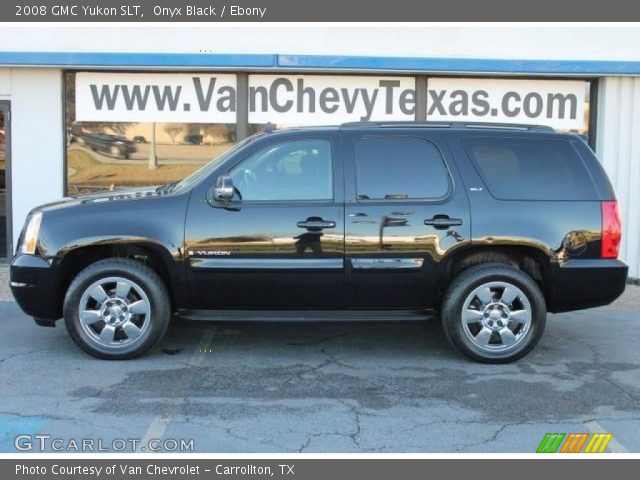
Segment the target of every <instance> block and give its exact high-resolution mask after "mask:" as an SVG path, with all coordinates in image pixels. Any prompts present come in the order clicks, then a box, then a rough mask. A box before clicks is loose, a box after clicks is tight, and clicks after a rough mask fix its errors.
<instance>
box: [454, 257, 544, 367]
mask: <svg viewBox="0 0 640 480" xmlns="http://www.w3.org/2000/svg"><path fill="white" fill-rule="evenodd" d="M546 315H547V310H546V303H545V300H544V296H543V295H542V292H541V291H540V287H538V285H537V283H536V282H535V281H534V280H533V279H532V278H531V277H530V276H529V275H527V274H526V273H524V272H522V271H521V270H518V269H516V268H514V267H511V266H507V265H498V264H489V265H476V266H474V267H470V268H469V269H467V270H464V271H463V272H462V273H460V274H459V275H458V276H457V277H456V278H455V279H454V280H453V282H452V283H451V285H450V286H449V288H448V290H447V293H446V294H445V297H444V301H443V305H442V327H443V330H444V332H445V335H446V336H447V339H448V340H449V341H450V343H451V344H452V345H453V346H454V347H456V348H457V349H458V350H460V351H461V352H462V353H464V354H465V355H467V356H468V357H470V358H472V359H474V360H476V361H479V362H483V363H507V362H512V361H514V360H517V359H519V358H521V357H523V356H524V355H526V354H527V353H528V352H530V351H531V349H533V348H534V347H535V346H536V344H537V343H538V341H539V340H540V337H541V336H542V333H543V331H544V327H545V322H546Z"/></svg>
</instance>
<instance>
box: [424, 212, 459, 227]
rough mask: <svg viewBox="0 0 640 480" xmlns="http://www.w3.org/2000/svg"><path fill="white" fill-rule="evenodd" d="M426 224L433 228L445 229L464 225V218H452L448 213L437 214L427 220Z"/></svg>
mask: <svg viewBox="0 0 640 480" xmlns="http://www.w3.org/2000/svg"><path fill="white" fill-rule="evenodd" d="M424 224H425V225H429V226H431V227H433V228H438V229H444V228H449V227H456V226H459V225H462V220H461V219H459V218H450V217H449V216H448V215H435V216H434V217H433V218H429V219H427V220H425V221H424Z"/></svg>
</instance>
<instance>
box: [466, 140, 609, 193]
mask: <svg viewBox="0 0 640 480" xmlns="http://www.w3.org/2000/svg"><path fill="white" fill-rule="evenodd" d="M463 144H464V145H465V147H466V149H467V151H468V152H469V154H470V155H471V158H472V160H473V162H474V163H475V165H476V168H477V169H478V171H479V173H480V175H481V176H482V179H483V180H484V183H485V184H486V185H487V188H489V190H490V192H491V194H492V195H493V196H494V197H495V198H498V199H501V200H597V193H596V190H595V186H594V184H593V180H592V179H591V176H590V175H589V172H588V170H587V168H586V166H585V165H584V162H583V161H582V158H581V157H580V155H579V154H578V152H577V151H576V150H575V148H574V147H573V145H571V143H570V142H566V141H560V140H531V139H517V138H499V137H484V138H473V139H467V140H463Z"/></svg>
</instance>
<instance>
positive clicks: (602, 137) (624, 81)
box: [596, 77, 640, 278]
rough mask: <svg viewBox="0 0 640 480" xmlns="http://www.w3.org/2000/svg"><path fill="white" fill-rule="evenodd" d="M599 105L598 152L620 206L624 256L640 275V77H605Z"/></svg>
mask: <svg viewBox="0 0 640 480" xmlns="http://www.w3.org/2000/svg"><path fill="white" fill-rule="evenodd" d="M598 109H599V113H598V128H597V139H596V143H597V154H598V158H600V161H601V162H602V163H603V165H604V167H605V169H606V171H607V173H608V175H609V178H610V179H611V183H612V184H613V187H614V189H615V191H616V195H617V198H618V203H619V206H620V215H621V219H622V228H623V230H622V233H623V236H622V246H621V250H620V256H621V258H622V259H623V260H625V261H626V262H627V263H628V264H629V276H630V277H633V278H640V78H637V77H607V78H604V79H602V80H601V81H600V86H599V98H598Z"/></svg>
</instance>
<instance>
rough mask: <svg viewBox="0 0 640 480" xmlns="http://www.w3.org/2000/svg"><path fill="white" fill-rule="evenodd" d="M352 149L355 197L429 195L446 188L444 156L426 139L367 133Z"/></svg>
mask: <svg viewBox="0 0 640 480" xmlns="http://www.w3.org/2000/svg"><path fill="white" fill-rule="evenodd" d="M354 149H355V166H356V194H357V197H358V200H410V199H432V198H441V197H444V196H445V195H446V194H447V193H448V191H449V175H448V173H447V169H446V167H445V164H444V160H443V159H442V156H441V155H440V152H439V151H438V149H437V148H436V147H435V145H433V144H432V143H430V142H428V141H426V140H421V139H419V138H401V137H397V138H391V137H386V138H384V137H377V138H376V137H367V138H361V139H359V140H357V141H356V143H355V148H354Z"/></svg>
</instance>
